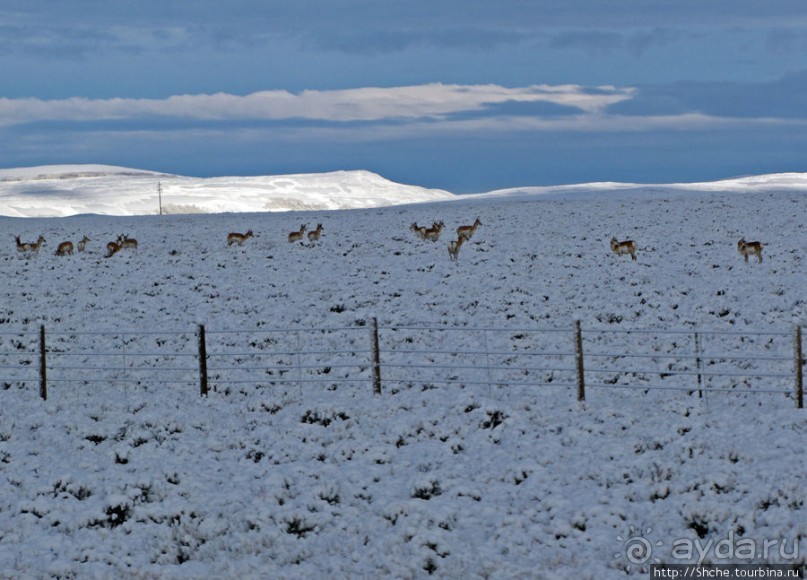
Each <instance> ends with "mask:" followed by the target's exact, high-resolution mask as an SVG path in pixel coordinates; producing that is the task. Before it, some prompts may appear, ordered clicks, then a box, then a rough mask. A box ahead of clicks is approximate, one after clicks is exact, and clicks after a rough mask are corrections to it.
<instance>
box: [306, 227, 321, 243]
mask: <svg viewBox="0 0 807 580" xmlns="http://www.w3.org/2000/svg"><path fill="white" fill-rule="evenodd" d="M320 234H322V224H317V229H315V230H312V231H310V232H308V241H309V242H318V241H319V236H320Z"/></svg>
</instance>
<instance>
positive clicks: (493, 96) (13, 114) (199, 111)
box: [0, 83, 633, 125]
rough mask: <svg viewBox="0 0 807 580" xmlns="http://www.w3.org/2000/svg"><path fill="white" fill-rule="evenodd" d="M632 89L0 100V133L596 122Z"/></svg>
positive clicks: (433, 87) (428, 88) (424, 88)
mask: <svg viewBox="0 0 807 580" xmlns="http://www.w3.org/2000/svg"><path fill="white" fill-rule="evenodd" d="M632 93H633V90H632V89H618V88H615V87H596V88H594V89H586V88H584V87H579V86H573V85H565V86H548V85H534V86H530V87H521V88H507V87H502V86H498V85H468V86H464V85H447V84H439V83H436V84H428V85H420V86H409V87H392V88H357V89H349V90H336V91H303V92H301V93H297V94H295V93H291V92H288V91H261V92H257V93H252V94H249V95H245V96H239V95H232V94H226V93H218V94H213V95H177V96H171V97H169V98H166V99H125V98H115V99H88V98H79V97H76V98H69V99H56V100H42V99H34V98H29V99H0V125H18V124H23V123H31V122H39V121H77V122H83V121H102V120H129V119H148V118H155V117H163V118H167V117H172V118H177V119H196V120H204V121H211V120H220V121H224V120H245V119H249V120H257V121H261V120H280V119H306V120H317V121H331V122H353V121H382V120H396V119H409V120H411V119H429V118H431V119H441V118H446V117H447V116H450V115H456V114H460V113H467V112H472V111H477V112H478V111H484V110H485V109H486V108H491V107H495V106H500V105H503V104H515V103H522V104H529V103H550V104H553V105H558V106H562V107H568V108H570V109H571V110H575V111H577V112H579V113H586V114H596V113H599V112H601V111H603V110H604V109H605V108H607V107H609V106H611V105H614V104H616V103H619V102H621V101H624V100H626V99H630V98H631V95H632Z"/></svg>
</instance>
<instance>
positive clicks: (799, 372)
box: [796, 326, 804, 409]
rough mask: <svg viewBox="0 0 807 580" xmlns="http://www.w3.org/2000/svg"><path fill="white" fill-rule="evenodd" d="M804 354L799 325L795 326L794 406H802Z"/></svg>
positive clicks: (799, 407)
mask: <svg viewBox="0 0 807 580" xmlns="http://www.w3.org/2000/svg"><path fill="white" fill-rule="evenodd" d="M803 366H804V356H803V354H802V351H801V326H796V408H797V409H803V408H804V371H803Z"/></svg>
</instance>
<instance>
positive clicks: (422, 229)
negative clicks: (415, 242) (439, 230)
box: [409, 222, 426, 240]
mask: <svg viewBox="0 0 807 580" xmlns="http://www.w3.org/2000/svg"><path fill="white" fill-rule="evenodd" d="M409 229H410V230H412V231H413V232H415V235H416V236H417V237H419V238H420V239H421V240H425V239H426V226H418V223H417V222H412V225H411V226H409Z"/></svg>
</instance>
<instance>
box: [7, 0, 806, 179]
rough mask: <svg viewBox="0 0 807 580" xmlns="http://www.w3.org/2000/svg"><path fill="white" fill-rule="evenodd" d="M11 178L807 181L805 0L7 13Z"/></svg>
mask: <svg viewBox="0 0 807 580" xmlns="http://www.w3.org/2000/svg"><path fill="white" fill-rule="evenodd" d="M0 79H2V80H0V166H2V167H17V166H29V165H43V164H54V163H108V164H114V165H125V166H130V167H138V168H143V169H153V170H159V171H166V172H171V173H180V174H185V175H194V176H211V175H237V174H241V175H255V174H280V173H300V172H318V171H331V170H336V169H369V170H371V171H376V172H378V173H381V174H382V175H384V176H385V177H388V178H390V179H393V180H395V181H400V182H404V183H413V184H418V185H424V186H429V187H440V188H445V189H448V190H450V191H454V192H457V193H462V192H477V191H487V190H491V189H496V188H504V187H515V186H522V185H547V184H558V183H579V182H585V181H633V182H670V181H699V180H711V179H719V178H723V177H733V176H738V175H747V174H758V173H770V172H781V171H807V167H805V156H804V153H805V151H807V2H804V0H766V1H764V2H762V1H759V0H733V1H724V0H709V1H708V2H704V1H703V0H697V1H696V0H677V1H671V0H611V1H609V2H602V1H600V0H564V1H562V2H561V1H557V0H553V1H548V0H496V1H493V0H461V1H460V0H429V1H428V2H425V1H424V2H419V1H411V2H402V1H400V0H373V1H371V0H288V1H287V0H279V1H275V0H229V1H228V2H221V1H220V0H194V1H190V0H184V1H179V0H172V1H166V0H139V1H138V2H131V1H128V0H127V1H123V0H64V1H60V2H53V1H52V0H47V1H46V0H24V1H23V0H14V1H8V0H0Z"/></svg>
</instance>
